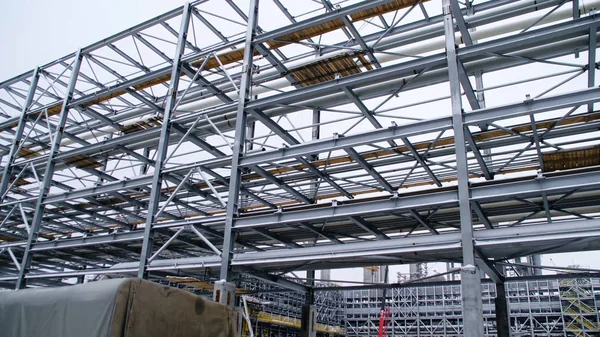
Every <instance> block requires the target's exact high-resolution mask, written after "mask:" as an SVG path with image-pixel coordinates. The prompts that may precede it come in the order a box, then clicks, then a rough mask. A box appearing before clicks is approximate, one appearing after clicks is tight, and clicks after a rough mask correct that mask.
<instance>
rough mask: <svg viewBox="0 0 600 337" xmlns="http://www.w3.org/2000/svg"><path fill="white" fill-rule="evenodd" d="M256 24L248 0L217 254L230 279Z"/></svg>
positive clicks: (223, 274) (254, 5)
mask: <svg viewBox="0 0 600 337" xmlns="http://www.w3.org/2000/svg"><path fill="white" fill-rule="evenodd" d="M257 25H258V0H251V1H250V9H249V12H248V28H247V29H248V30H247V31H246V45H245V49H244V69H243V73H242V78H241V82H240V93H239V99H238V107H237V119H236V121H237V122H236V125H235V142H234V144H233V149H232V150H233V154H232V156H231V175H230V179H229V181H230V183H229V199H228V201H227V214H226V216H225V233H224V236H225V237H224V240H223V255H222V257H221V273H220V277H221V280H226V281H229V280H231V276H232V275H231V260H232V258H233V248H234V242H235V233H234V232H233V222H234V218H235V217H236V216H237V213H238V210H239V199H240V198H239V197H240V188H241V184H242V167H241V166H240V158H241V156H242V154H243V153H244V144H245V142H246V121H247V117H248V112H247V111H246V104H247V103H248V101H249V100H250V98H251V93H250V89H251V86H252V62H253V58H254V43H253V40H254V37H255V35H256V27H257Z"/></svg>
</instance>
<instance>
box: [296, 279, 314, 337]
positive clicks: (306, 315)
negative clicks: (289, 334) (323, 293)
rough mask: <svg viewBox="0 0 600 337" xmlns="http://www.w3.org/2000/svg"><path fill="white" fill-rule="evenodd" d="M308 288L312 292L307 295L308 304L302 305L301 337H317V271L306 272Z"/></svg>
mask: <svg viewBox="0 0 600 337" xmlns="http://www.w3.org/2000/svg"><path fill="white" fill-rule="evenodd" d="M306 278H307V284H306V285H307V286H309V287H310V290H309V291H308V292H307V293H306V302H305V303H304V305H302V317H301V319H300V337H315V336H316V334H317V331H316V329H315V328H314V326H315V324H316V322H315V320H316V313H315V306H314V304H315V292H314V287H315V271H314V270H308V271H306Z"/></svg>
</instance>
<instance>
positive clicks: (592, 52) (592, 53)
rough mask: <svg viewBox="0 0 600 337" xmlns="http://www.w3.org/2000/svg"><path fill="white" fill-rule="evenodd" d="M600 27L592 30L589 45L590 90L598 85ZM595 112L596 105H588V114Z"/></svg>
mask: <svg viewBox="0 0 600 337" xmlns="http://www.w3.org/2000/svg"><path fill="white" fill-rule="evenodd" d="M597 33H598V27H597V26H595V25H594V26H592V27H591V28H590V36H589V44H588V48H589V50H588V88H591V87H593V86H595V85H596V44H597V37H596V34H597ZM591 111H594V103H590V104H588V112H591Z"/></svg>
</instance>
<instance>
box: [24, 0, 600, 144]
mask: <svg viewBox="0 0 600 337" xmlns="http://www.w3.org/2000/svg"><path fill="white" fill-rule="evenodd" d="M533 4H535V1H533V0H526V1H521V2H517V3H515V4H512V5H508V6H502V7H500V8H497V9H491V10H489V11H486V12H482V13H480V14H475V15H473V16H471V17H469V18H470V19H471V20H476V19H479V18H480V17H487V16H491V15H496V14H498V13H499V12H509V11H512V10H516V9H519V8H523V7H527V6H531V5H533ZM594 8H600V0H582V1H580V11H581V14H582V15H585V14H588V13H589V12H590V10H591V9H594ZM543 15H544V13H537V15H533V16H531V17H530V18H521V19H518V20H508V22H504V23H501V24H494V25H493V26H492V27H486V26H481V27H478V29H477V30H476V31H474V32H471V37H472V39H473V40H484V39H488V38H491V37H494V36H498V35H503V34H508V33H513V32H516V31H521V30H523V29H525V28H527V27H529V26H530V25H532V24H533V23H535V22H536V21H537V20H539V19H540V18H541V17H543ZM571 17H572V8H571V7H570V6H564V7H562V8H560V9H558V10H556V11H555V12H554V13H552V14H551V15H549V16H547V17H546V18H544V20H542V21H540V22H539V23H538V24H537V25H543V24H547V23H551V22H556V21H560V20H565V19H568V18H571ZM467 22H468V21H467ZM438 26H440V27H441V26H442V23H439V24H434V25H430V26H427V27H423V28H422V29H416V30H413V31H410V32H406V33H401V34H397V35H394V36H391V37H389V38H384V39H382V40H381V41H380V42H379V43H378V45H377V48H378V49H381V50H386V46H390V45H393V44H394V43H397V42H399V41H402V40H404V39H406V38H409V37H414V36H418V35H420V34H425V33H427V32H431V31H435V30H438V29H440V27H438ZM455 39H456V43H457V44H460V43H461V39H460V33H457V35H456V37H455ZM444 47H445V40H444V37H443V36H440V37H437V38H433V39H429V40H427V41H419V42H418V43H412V44H409V45H404V46H401V47H395V48H391V49H389V50H386V52H387V53H386V54H379V55H377V59H378V61H379V62H380V63H382V64H385V63H389V62H397V61H399V60H401V59H404V58H405V57H404V56H401V55H423V54H427V53H432V52H435V51H440V50H443V48H444ZM346 52H348V51H347V50H340V51H339V52H337V53H329V54H326V55H324V56H321V57H319V58H312V59H308V60H306V59H303V60H300V61H296V62H291V63H289V64H287V66H288V67H297V66H301V65H305V64H308V63H312V62H315V61H316V60H319V59H327V58H331V57H333V56H336V55H340V54H343V53H346ZM388 53H393V54H388ZM376 54H377V53H376ZM394 54H396V55H394ZM398 54H400V55H398ZM276 74H278V71H277V70H276V69H272V70H268V71H265V72H263V73H262V74H259V75H257V76H256V77H255V78H256V79H257V80H258V81H260V80H261V79H265V78H269V77H272V76H274V75H276ZM263 84H264V85H265V86H267V87H268V88H267V87H262V86H259V87H256V88H254V89H253V94H255V95H260V94H265V93H268V92H270V91H271V89H284V88H286V87H288V86H290V83H289V81H288V80H287V79H285V78H278V79H276V80H272V81H269V82H266V83H263ZM189 95H190V97H192V98H194V97H197V96H198V95H200V93H191V94H189ZM228 96H229V97H230V98H231V99H233V100H236V99H237V98H238V94H237V93H235V92H230V93H228ZM317 99H318V98H317ZM220 104H222V101H221V100H220V99H218V98H216V97H209V98H206V99H201V100H198V101H195V102H191V103H186V104H182V105H181V106H180V109H181V110H185V111H197V110H203V109H207V108H210V107H213V106H217V105H220ZM149 111H152V110H151V109H150V108H137V109H133V110H131V111H129V112H127V113H123V114H120V115H118V116H117V117H118V118H119V119H124V118H129V117H130V116H135V115H137V114H139V113H144V112H149ZM176 114H177V113H176ZM154 116H155V113H154V112H152V113H148V114H145V115H142V116H140V117H139V118H136V119H133V120H128V121H126V122H124V123H122V125H124V126H128V125H132V124H135V123H139V122H144V121H147V120H148V119H150V118H152V117H154ZM117 131H119V130H118V129H116V128H114V127H112V126H106V127H102V128H100V129H98V130H96V131H95V132H98V133H112V132H117ZM94 137H95V135H94V134H93V133H92V132H85V133H83V134H80V135H79V138H81V139H84V140H87V139H91V138H94ZM73 143H74V142H73V141H72V140H70V139H64V140H63V141H62V145H70V144H73ZM33 149H34V150H35V147H34V148H33Z"/></svg>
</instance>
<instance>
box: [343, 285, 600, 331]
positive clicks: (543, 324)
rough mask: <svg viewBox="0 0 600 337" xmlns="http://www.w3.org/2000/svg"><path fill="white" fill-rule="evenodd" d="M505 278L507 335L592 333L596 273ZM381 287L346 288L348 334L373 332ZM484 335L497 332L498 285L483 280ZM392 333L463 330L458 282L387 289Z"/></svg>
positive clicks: (595, 326)
mask: <svg viewBox="0 0 600 337" xmlns="http://www.w3.org/2000/svg"><path fill="white" fill-rule="evenodd" d="M545 278H546V279H540V280H528V281H507V282H506V283H505V288H506V297H507V300H508V307H509V317H510V330H511V336H544V337H551V336H552V337H554V336H556V337H558V336H563V337H564V336H595V335H597V334H598V331H599V327H598V310H599V308H600V307H599V306H598V302H597V299H596V297H598V296H600V295H599V290H600V279H598V278H595V277H594V278H590V277H585V276H582V277H581V278H559V279H556V278H554V279H553V278H552V276H545ZM382 294H383V291H382V290H380V289H379V290H374V289H371V290H352V291H345V292H344V298H345V307H346V309H345V310H346V336H349V337H360V336H363V337H364V336H376V335H377V332H378V331H377V329H378V324H379V311H380V309H381V296H382ZM482 298H483V323H484V327H485V336H497V330H496V328H497V327H496V313H495V305H494V304H495V299H496V285H495V284H493V283H489V282H488V283H483V284H482ZM386 303H387V305H389V306H390V309H391V317H390V326H389V328H388V330H387V334H388V336H390V337H393V336H406V337H413V336H421V337H434V336H462V335H463V333H464V331H463V329H464V324H463V319H462V317H463V311H462V301H461V289H460V285H459V284H458V283H457V282H436V283H435V284H428V283H423V284H415V285H409V286H405V287H402V288H392V289H389V290H388V295H387V297H386Z"/></svg>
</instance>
